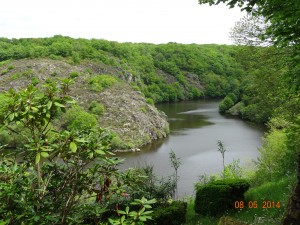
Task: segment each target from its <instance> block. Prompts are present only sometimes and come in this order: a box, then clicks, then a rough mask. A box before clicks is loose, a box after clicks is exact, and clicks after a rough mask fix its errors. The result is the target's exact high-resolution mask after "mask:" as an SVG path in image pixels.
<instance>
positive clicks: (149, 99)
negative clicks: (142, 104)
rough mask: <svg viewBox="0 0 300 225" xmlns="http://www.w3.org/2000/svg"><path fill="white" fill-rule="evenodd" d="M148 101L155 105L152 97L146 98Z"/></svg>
mask: <svg viewBox="0 0 300 225" xmlns="http://www.w3.org/2000/svg"><path fill="white" fill-rule="evenodd" d="M146 102H147V103H148V104H150V105H154V101H153V99H152V98H146Z"/></svg>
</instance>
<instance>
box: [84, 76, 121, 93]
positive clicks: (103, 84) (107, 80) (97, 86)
mask: <svg viewBox="0 0 300 225" xmlns="http://www.w3.org/2000/svg"><path fill="white" fill-rule="evenodd" d="M88 82H89V84H90V85H91V87H92V90H93V91H102V90H103V89H104V88H107V87H110V86H112V85H114V84H116V83H118V80H117V78H115V77H113V76H111V75H97V76H94V77H92V78H90V79H89V81H88Z"/></svg>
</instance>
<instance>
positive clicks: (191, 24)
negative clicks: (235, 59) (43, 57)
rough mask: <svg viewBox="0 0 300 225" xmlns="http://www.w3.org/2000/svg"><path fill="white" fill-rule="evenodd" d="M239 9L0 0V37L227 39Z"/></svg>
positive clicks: (162, 0)
mask: <svg viewBox="0 0 300 225" xmlns="http://www.w3.org/2000/svg"><path fill="white" fill-rule="evenodd" d="M243 15H244V13H241V12H240V10H239V9H237V8H236V9H228V7H227V6H225V5H219V6H208V5H199V4H198V1H197V0H51V1H49V0H7V1H6V0H5V1H1V6H0V37H7V38H21V37H51V36H54V35H57V34H61V35H64V36H69V37H74V38H88V39H90V38H97V39H106V40H111V41H119V42H148V43H156V44H157V43H167V42H177V43H197V44H205V43H216V44H231V41H230V40H229V37H228V35H229V31H230V28H232V27H233V26H234V23H235V22H236V21H238V20H239V19H240V18H242V17H243Z"/></svg>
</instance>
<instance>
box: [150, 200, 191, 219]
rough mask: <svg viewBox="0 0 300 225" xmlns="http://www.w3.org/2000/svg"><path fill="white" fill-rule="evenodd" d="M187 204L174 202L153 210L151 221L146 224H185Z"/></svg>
mask: <svg viewBox="0 0 300 225" xmlns="http://www.w3.org/2000/svg"><path fill="white" fill-rule="evenodd" d="M186 208H187V203H186V202H181V201H174V202H172V203H171V204H168V205H165V204H163V205H161V206H158V207H157V208H154V209H153V210H154V212H153V214H152V220H150V221H149V222H148V223H146V224H151V225H180V224H184V223H185V214H186Z"/></svg>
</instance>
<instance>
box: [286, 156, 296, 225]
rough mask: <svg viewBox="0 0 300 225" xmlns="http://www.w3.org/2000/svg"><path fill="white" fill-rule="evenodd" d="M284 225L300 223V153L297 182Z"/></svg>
mask: <svg viewBox="0 0 300 225" xmlns="http://www.w3.org/2000/svg"><path fill="white" fill-rule="evenodd" d="M282 224H283V225H296V224H300V154H299V156H298V170H297V183H296V186H295V189H294V191H293V195H292V196H291V198H290V200H289V203H288V206H287V213H286V215H285V218H284V219H283V221H282Z"/></svg>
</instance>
